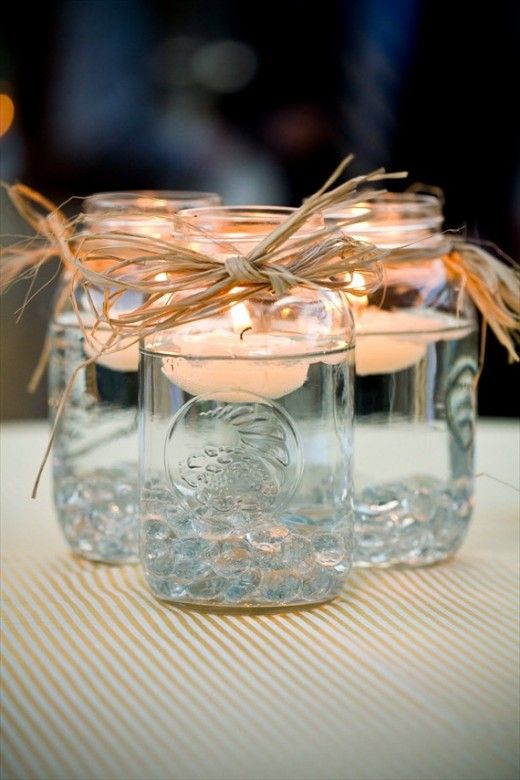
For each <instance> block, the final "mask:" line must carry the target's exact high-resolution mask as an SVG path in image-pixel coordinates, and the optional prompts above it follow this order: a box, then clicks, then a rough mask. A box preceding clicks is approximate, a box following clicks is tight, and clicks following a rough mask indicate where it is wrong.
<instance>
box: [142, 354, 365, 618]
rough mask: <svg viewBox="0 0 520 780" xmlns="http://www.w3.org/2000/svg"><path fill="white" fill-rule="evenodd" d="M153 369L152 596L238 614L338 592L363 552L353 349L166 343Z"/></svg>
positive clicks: (146, 487)
mask: <svg viewBox="0 0 520 780" xmlns="http://www.w3.org/2000/svg"><path fill="white" fill-rule="evenodd" d="M141 371H142V377H141V386H142V388H143V393H142V398H141V406H142V417H141V434H140V435H141V441H140V446H141V448H142V457H141V473H140V480H141V488H140V489H141V539H140V545H141V561H142V564H143V568H144V573H145V576H146V579H147V581H148V583H149V585H150V587H151V589H152V591H153V593H154V594H155V595H156V596H157V597H159V598H162V599H166V600H171V601H180V602H185V603H195V604H196V603H201V604H208V603H209V604H216V605H218V606H231V607H234V606H266V607H269V606H280V605H285V604H287V605H290V604H305V603H312V602H319V601H324V600H326V599H329V598H331V597H333V596H335V595H336V594H337V593H339V592H340V590H341V589H342V587H343V584H344V580H345V578H346V576H347V574H348V570H349V568H350V563H351V557H352V496H351V489H352V486H351V473H350V459H351V449H352V414H353V408H352V405H353V404H352V394H351V389H350V388H351V381H352V371H353V355H352V350H351V349H347V348H346V345H345V344H343V345H340V346H338V348H337V349H334V350H332V351H331V352H329V353H326V354H325V353H320V354H319V355H316V354H313V355H311V354H301V355H299V356H298V357H297V358H294V357H291V358H284V357H277V358H276V359H274V358H271V357H269V358H264V359H263V360H262V359H259V358H250V357H245V358H237V357H235V358H233V359H231V360H230V359H226V358H222V359H219V358H210V359H200V358H190V357H180V355H179V354H178V353H176V352H175V350H174V348H173V347H172V348H169V346H168V344H162V345H161V347H160V351H151V350H149V349H147V350H145V351H143V352H142V362H141ZM243 377H247V380H244V379H243ZM241 378H242V381H241ZM208 385H209V386H210V387H211V390H210V391H208ZM244 387H245V388H246V389H235V388H244ZM266 387H268V388H269V394H270V397H266ZM230 388H231V389H230ZM257 393H258V394H257Z"/></svg>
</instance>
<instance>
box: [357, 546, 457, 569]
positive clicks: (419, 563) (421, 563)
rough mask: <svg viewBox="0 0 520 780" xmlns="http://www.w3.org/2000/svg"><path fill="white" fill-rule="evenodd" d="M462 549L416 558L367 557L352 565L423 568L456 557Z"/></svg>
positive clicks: (379, 567)
mask: <svg viewBox="0 0 520 780" xmlns="http://www.w3.org/2000/svg"><path fill="white" fill-rule="evenodd" d="M459 549H460V545H459V546H457V547H456V549H454V550H450V551H449V552H442V553H440V552H439V553H437V554H436V555H431V556H424V557H423V558H415V559H408V560H407V559H388V560H384V561H371V560H365V559H359V560H355V559H354V560H353V561H352V566H353V567H354V568H356V569H398V570H399V569H421V568H426V567H429V566H437V565H440V564H442V563H446V562H448V561H450V560H451V559H452V558H454V557H455V556H456V555H457V553H458V551H459Z"/></svg>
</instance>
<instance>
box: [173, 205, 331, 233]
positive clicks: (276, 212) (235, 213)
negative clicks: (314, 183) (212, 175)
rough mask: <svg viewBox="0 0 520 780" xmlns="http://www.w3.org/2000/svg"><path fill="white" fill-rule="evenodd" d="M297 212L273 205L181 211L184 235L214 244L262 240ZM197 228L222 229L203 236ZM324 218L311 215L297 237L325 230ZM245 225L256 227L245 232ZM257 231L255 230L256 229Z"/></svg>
mask: <svg viewBox="0 0 520 780" xmlns="http://www.w3.org/2000/svg"><path fill="white" fill-rule="evenodd" d="M295 211H296V209H295V208H293V207H291V206H270V205H267V206H266V205H235V206H204V207H201V208H189V209H185V210H183V212H182V217H183V222H182V229H183V232H184V233H185V235H187V236H189V237H196V239H197V241H214V240H215V237H217V238H220V239H224V240H229V241H237V242H241V241H249V242H251V241H252V240H254V239H255V238H258V239H260V238H263V237H264V236H265V235H267V234H268V233H269V232H270V231H271V230H274V229H275V228H276V227H277V226H278V225H280V224H282V223H283V222H284V220H285V219H286V218H287V217H288V216H290V215H291V214H293V213H294V212H295ZM190 219H192V220H193V223H192V225H191V226H192V227H193V228H194V229H193V231H190ZM197 222H198V227H199V228H202V229H203V230H204V229H205V230H207V231H208V233H209V231H211V229H212V228H219V232H218V236H215V235H214V234H211V235H209V234H208V235H207V236H206V235H203V234H201V233H200V232H199V230H198V229H197ZM324 224H325V223H324V218H323V215H322V214H321V213H315V214H312V215H310V216H309V218H308V219H307V220H306V221H305V222H304V224H303V226H302V227H300V228H299V229H298V230H297V231H296V233H293V234H292V236H291V238H292V237H294V236H296V235H297V236H299V237H301V236H305V235H309V234H311V233H312V232H314V231H315V230H318V229H320V228H322V227H324ZM226 226H229V228H230V229H229V230H222V227H226ZM246 226H250V227H251V228H253V229H252V230H249V231H248V230H246ZM255 228H256V229H255Z"/></svg>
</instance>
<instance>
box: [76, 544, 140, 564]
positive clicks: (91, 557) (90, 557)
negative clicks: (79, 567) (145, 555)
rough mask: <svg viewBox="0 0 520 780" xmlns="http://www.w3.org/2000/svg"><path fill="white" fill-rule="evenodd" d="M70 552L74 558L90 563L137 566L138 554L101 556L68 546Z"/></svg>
mask: <svg viewBox="0 0 520 780" xmlns="http://www.w3.org/2000/svg"><path fill="white" fill-rule="evenodd" d="M69 550H70V552H71V554H72V555H73V556H74V557H75V558H82V559H83V560H84V561H91V562H92V563H102V564H105V565H106V566H137V564H138V563H139V556H137V555H128V556H126V557H124V558H103V557H102V556H101V555H98V554H96V553H86V552H82V551H79V550H74V549H72V548H71V547H69Z"/></svg>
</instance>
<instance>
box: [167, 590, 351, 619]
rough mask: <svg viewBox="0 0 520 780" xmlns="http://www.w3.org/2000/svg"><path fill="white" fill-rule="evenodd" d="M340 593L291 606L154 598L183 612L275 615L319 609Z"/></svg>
mask: <svg viewBox="0 0 520 780" xmlns="http://www.w3.org/2000/svg"><path fill="white" fill-rule="evenodd" d="M340 595H341V593H336V594H333V595H330V596H326V597H324V598H322V599H320V600H319V601H302V602H297V603H295V602H293V603H291V604H255V603H247V602H244V603H242V604H214V603H213V604H212V603H211V602H207V603H204V602H190V601H175V600H173V599H166V598H161V596H157V595H156V594H155V593H154V596H155V598H156V599H157V600H158V601H160V602H161V603H162V604H164V605H165V606H170V607H175V608H179V609H181V610H182V611H183V612H184V611H186V612H202V613H215V614H219V615H226V614H229V615H240V614H252V613H254V614H255V615H259V614H260V615H262V614H266V615H269V614H277V613H282V612H301V611H302V610H305V609H307V610H311V609H315V608H316V607H320V606H322V605H323V604H329V603H330V602H332V601H334V600H335V599H337V598H339V597H340Z"/></svg>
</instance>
